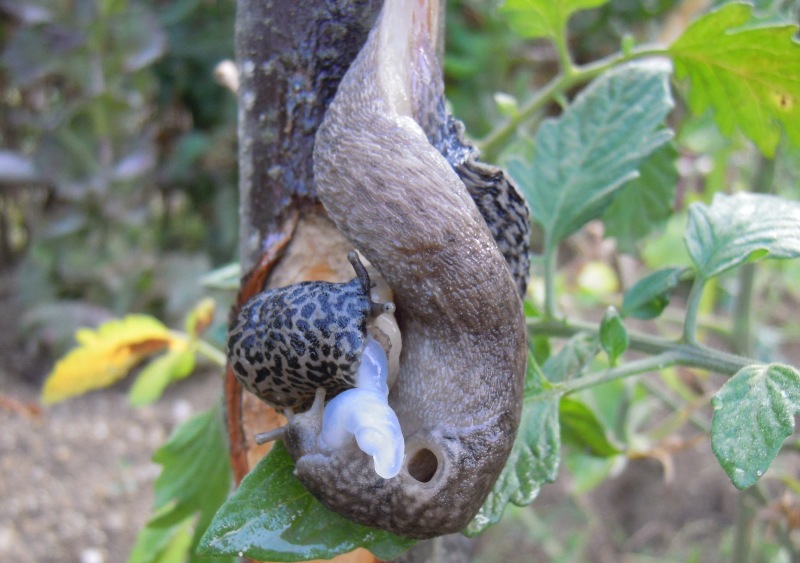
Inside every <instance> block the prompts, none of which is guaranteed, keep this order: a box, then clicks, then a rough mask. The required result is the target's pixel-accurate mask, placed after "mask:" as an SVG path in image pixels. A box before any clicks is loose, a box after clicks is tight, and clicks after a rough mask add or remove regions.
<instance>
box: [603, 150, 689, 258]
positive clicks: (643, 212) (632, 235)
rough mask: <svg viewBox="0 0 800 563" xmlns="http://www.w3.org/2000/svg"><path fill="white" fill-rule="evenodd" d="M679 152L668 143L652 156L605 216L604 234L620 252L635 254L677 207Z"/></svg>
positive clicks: (627, 184)
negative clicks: (676, 163) (637, 247)
mask: <svg viewBox="0 0 800 563" xmlns="http://www.w3.org/2000/svg"><path fill="white" fill-rule="evenodd" d="M677 157H678V151H677V150H676V149H675V147H674V146H673V145H672V144H670V143H668V144H666V145H664V146H663V147H661V148H659V149H658V150H656V151H655V152H653V153H652V154H651V155H650V156H649V157H648V158H647V159H646V160H645V161H644V162H643V163H642V166H641V167H640V169H639V177H638V178H636V179H634V180H631V181H630V182H628V183H626V184H625V185H624V186H622V188H620V190H619V193H618V194H617V196H616V197H615V198H614V201H612V202H611V205H609V206H608V209H606V211H605V213H603V223H604V224H605V234H606V236H607V237H613V238H615V239H616V240H617V248H619V250H620V252H627V253H629V254H633V253H635V252H636V243H637V242H638V241H640V240H641V239H643V238H644V237H646V236H647V235H649V234H650V233H652V232H654V231H655V230H657V229H660V228H661V227H662V226H663V225H664V224H665V223H666V221H667V219H669V218H670V216H671V215H672V211H673V206H674V204H675V188H676V187H677V185H678V168H677V167H676V166H675V161H676V159H677Z"/></svg>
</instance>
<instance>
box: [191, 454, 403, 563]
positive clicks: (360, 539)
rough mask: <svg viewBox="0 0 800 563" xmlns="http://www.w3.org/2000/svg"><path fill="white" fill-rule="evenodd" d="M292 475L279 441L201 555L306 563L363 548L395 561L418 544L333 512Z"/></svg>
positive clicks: (221, 515)
mask: <svg viewBox="0 0 800 563" xmlns="http://www.w3.org/2000/svg"><path fill="white" fill-rule="evenodd" d="M293 471H294V462H293V461H292V458H291V457H290V456H289V453H288V452H287V451H286V447H285V446H284V445H283V442H278V443H276V444H275V446H273V448H272V450H270V452H269V454H267V455H266V456H265V457H264V458H263V459H261V461H259V462H258V464H256V466H255V467H254V468H253V470H252V471H250V473H248V474H247V476H246V477H245V478H244V479H243V480H242V483H241V484H240V485H239V488H238V489H237V490H236V492H234V494H233V496H231V498H230V499H228V501H227V502H226V503H225V504H224V505H223V506H222V508H220V509H219V512H217V514H216V516H215V517H214V520H213V521H212V522H211V525H210V526H209V528H208V530H207V531H206V534H205V535H204V536H203V539H202V540H201V541H200V547H199V553H200V554H201V555H204V556H208V555H239V556H245V557H249V558H252V559H257V560H259V561H306V560H308V559H317V558H324V559H330V558H331V557H334V556H336V555H339V554H341V553H347V552H349V551H352V550H354V549H356V548H358V547H365V548H366V549H368V550H370V551H371V552H372V553H373V554H375V556H376V557H378V558H380V559H393V558H395V557H397V556H398V555H400V554H401V553H403V552H404V551H406V550H407V549H409V548H410V547H411V546H412V545H414V543H415V542H414V540H409V539H406V538H401V537H399V536H395V535H394V534H391V533H389V532H386V531H383V530H378V529H377V528H369V527H367V526H362V525H360V524H356V523H355V522H351V521H350V520H348V519H346V518H344V517H343V516H340V515H338V514H336V513H335V512H331V511H330V510H328V509H327V508H325V507H324V506H323V505H322V504H321V503H320V502H319V501H318V500H317V499H316V498H314V496H312V495H311V493H309V492H308V490H307V489H306V488H305V487H304V486H303V484H302V483H301V482H300V481H299V480H298V479H297V477H295V476H294V473H293Z"/></svg>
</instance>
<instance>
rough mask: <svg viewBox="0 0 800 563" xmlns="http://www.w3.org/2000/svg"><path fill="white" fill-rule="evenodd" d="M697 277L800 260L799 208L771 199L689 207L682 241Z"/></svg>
mask: <svg viewBox="0 0 800 563" xmlns="http://www.w3.org/2000/svg"><path fill="white" fill-rule="evenodd" d="M684 240H685V242H686V248H687V250H688V251H689V256H691V258H692V260H693V261H694V263H695V265H696V266H697V270H698V273H699V275H700V276H702V277H704V278H710V277H713V276H717V275H719V274H721V273H722V272H724V271H725V270H728V269H730V268H733V267H735V266H738V265H739V264H742V263H743V262H746V261H755V260H759V259H763V258H797V257H798V256H800V203H798V202H795V201H789V200H786V199H783V198H780V197H777V196H772V195H764V194H751V193H738V194H735V195H731V196H729V195H726V194H722V193H718V194H715V195H714V199H713V201H712V202H711V205H710V206H707V205H705V204H702V203H693V204H692V205H691V206H690V207H689V226H688V227H687V229H686V234H685V235H684Z"/></svg>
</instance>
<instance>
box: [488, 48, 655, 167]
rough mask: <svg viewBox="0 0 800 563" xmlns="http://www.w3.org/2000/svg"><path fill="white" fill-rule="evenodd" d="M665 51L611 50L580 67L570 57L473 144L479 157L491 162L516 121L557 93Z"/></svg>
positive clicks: (536, 110) (642, 49) (644, 49)
mask: <svg viewBox="0 0 800 563" xmlns="http://www.w3.org/2000/svg"><path fill="white" fill-rule="evenodd" d="M665 54H667V50H666V49H665V48H663V47H654V46H651V47H641V48H639V49H633V50H631V52H630V53H628V54H624V53H615V54H613V55H610V56H608V57H605V58H602V59H599V60H597V61H594V62H592V63H589V64H585V65H581V66H574V65H572V62H571V60H570V63H569V64H570V66H569V69H570V70H568V71H566V72H564V73H560V74H558V75H557V76H555V77H553V79H552V80H551V81H550V82H548V83H547V84H546V85H545V86H543V87H542V88H541V89H540V90H539V91H538V92H536V94H534V95H533V97H532V98H531V99H529V100H528V101H527V102H525V104H523V106H522V107H521V108H520V110H519V113H517V114H516V115H514V116H512V117H509V118H508V119H506V120H505V121H503V122H502V123H500V124H498V125H497V126H496V127H495V128H494V129H493V130H492V131H490V132H489V134H487V135H486V136H485V137H484V138H483V139H481V140H479V141H477V142H476V143H475V145H476V146H477V148H478V149H480V151H481V153H482V154H483V157H484V158H485V159H486V160H487V161H489V162H491V161H492V160H494V158H495V157H496V156H497V152H498V151H499V150H500V148H501V147H502V146H503V144H505V142H506V141H507V140H508V138H509V137H511V135H513V134H514V132H515V131H516V130H517V128H518V127H519V126H520V124H521V123H524V122H525V121H527V120H528V119H530V118H531V117H532V116H533V115H534V114H536V113H537V112H538V111H539V110H540V109H542V108H543V107H544V106H545V105H547V104H548V103H550V101H551V100H552V99H553V98H554V97H556V96H557V95H559V94H562V93H564V92H566V91H567V90H569V89H570V88H572V87H573V86H577V85H578V84H584V83H586V82H589V81H590V80H592V79H593V78H595V77H596V76H599V75H600V74H602V73H604V72H605V71H607V70H609V69H612V68H614V67H615V66H618V65H620V64H622V63H625V62H628V61H632V60H634V59H641V58H644V57H651V56H658V55H665ZM560 56H561V55H560ZM561 58H562V65H563V64H564V62H563V56H561Z"/></svg>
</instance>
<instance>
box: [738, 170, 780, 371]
mask: <svg viewBox="0 0 800 563" xmlns="http://www.w3.org/2000/svg"><path fill="white" fill-rule="evenodd" d="M774 178H775V159H770V158H766V157H765V156H763V155H761V156H760V157H759V160H758V168H757V169H756V175H755V178H753V185H752V186H751V187H752V192H753V193H762V194H765V193H769V192H771V191H772V182H773V179H774ZM755 275H756V265H755V264H743V265H742V266H741V268H739V272H738V274H737V276H738V277H737V279H738V282H739V283H738V289H737V291H736V301H735V302H734V307H733V335H732V336H733V349H734V350H735V351H736V353H738V354H745V355H748V356H749V355H751V354H752V353H753V351H752V348H753V339H752V329H751V324H750V318H751V315H752V311H751V309H752V303H753V288H754V286H755Z"/></svg>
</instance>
